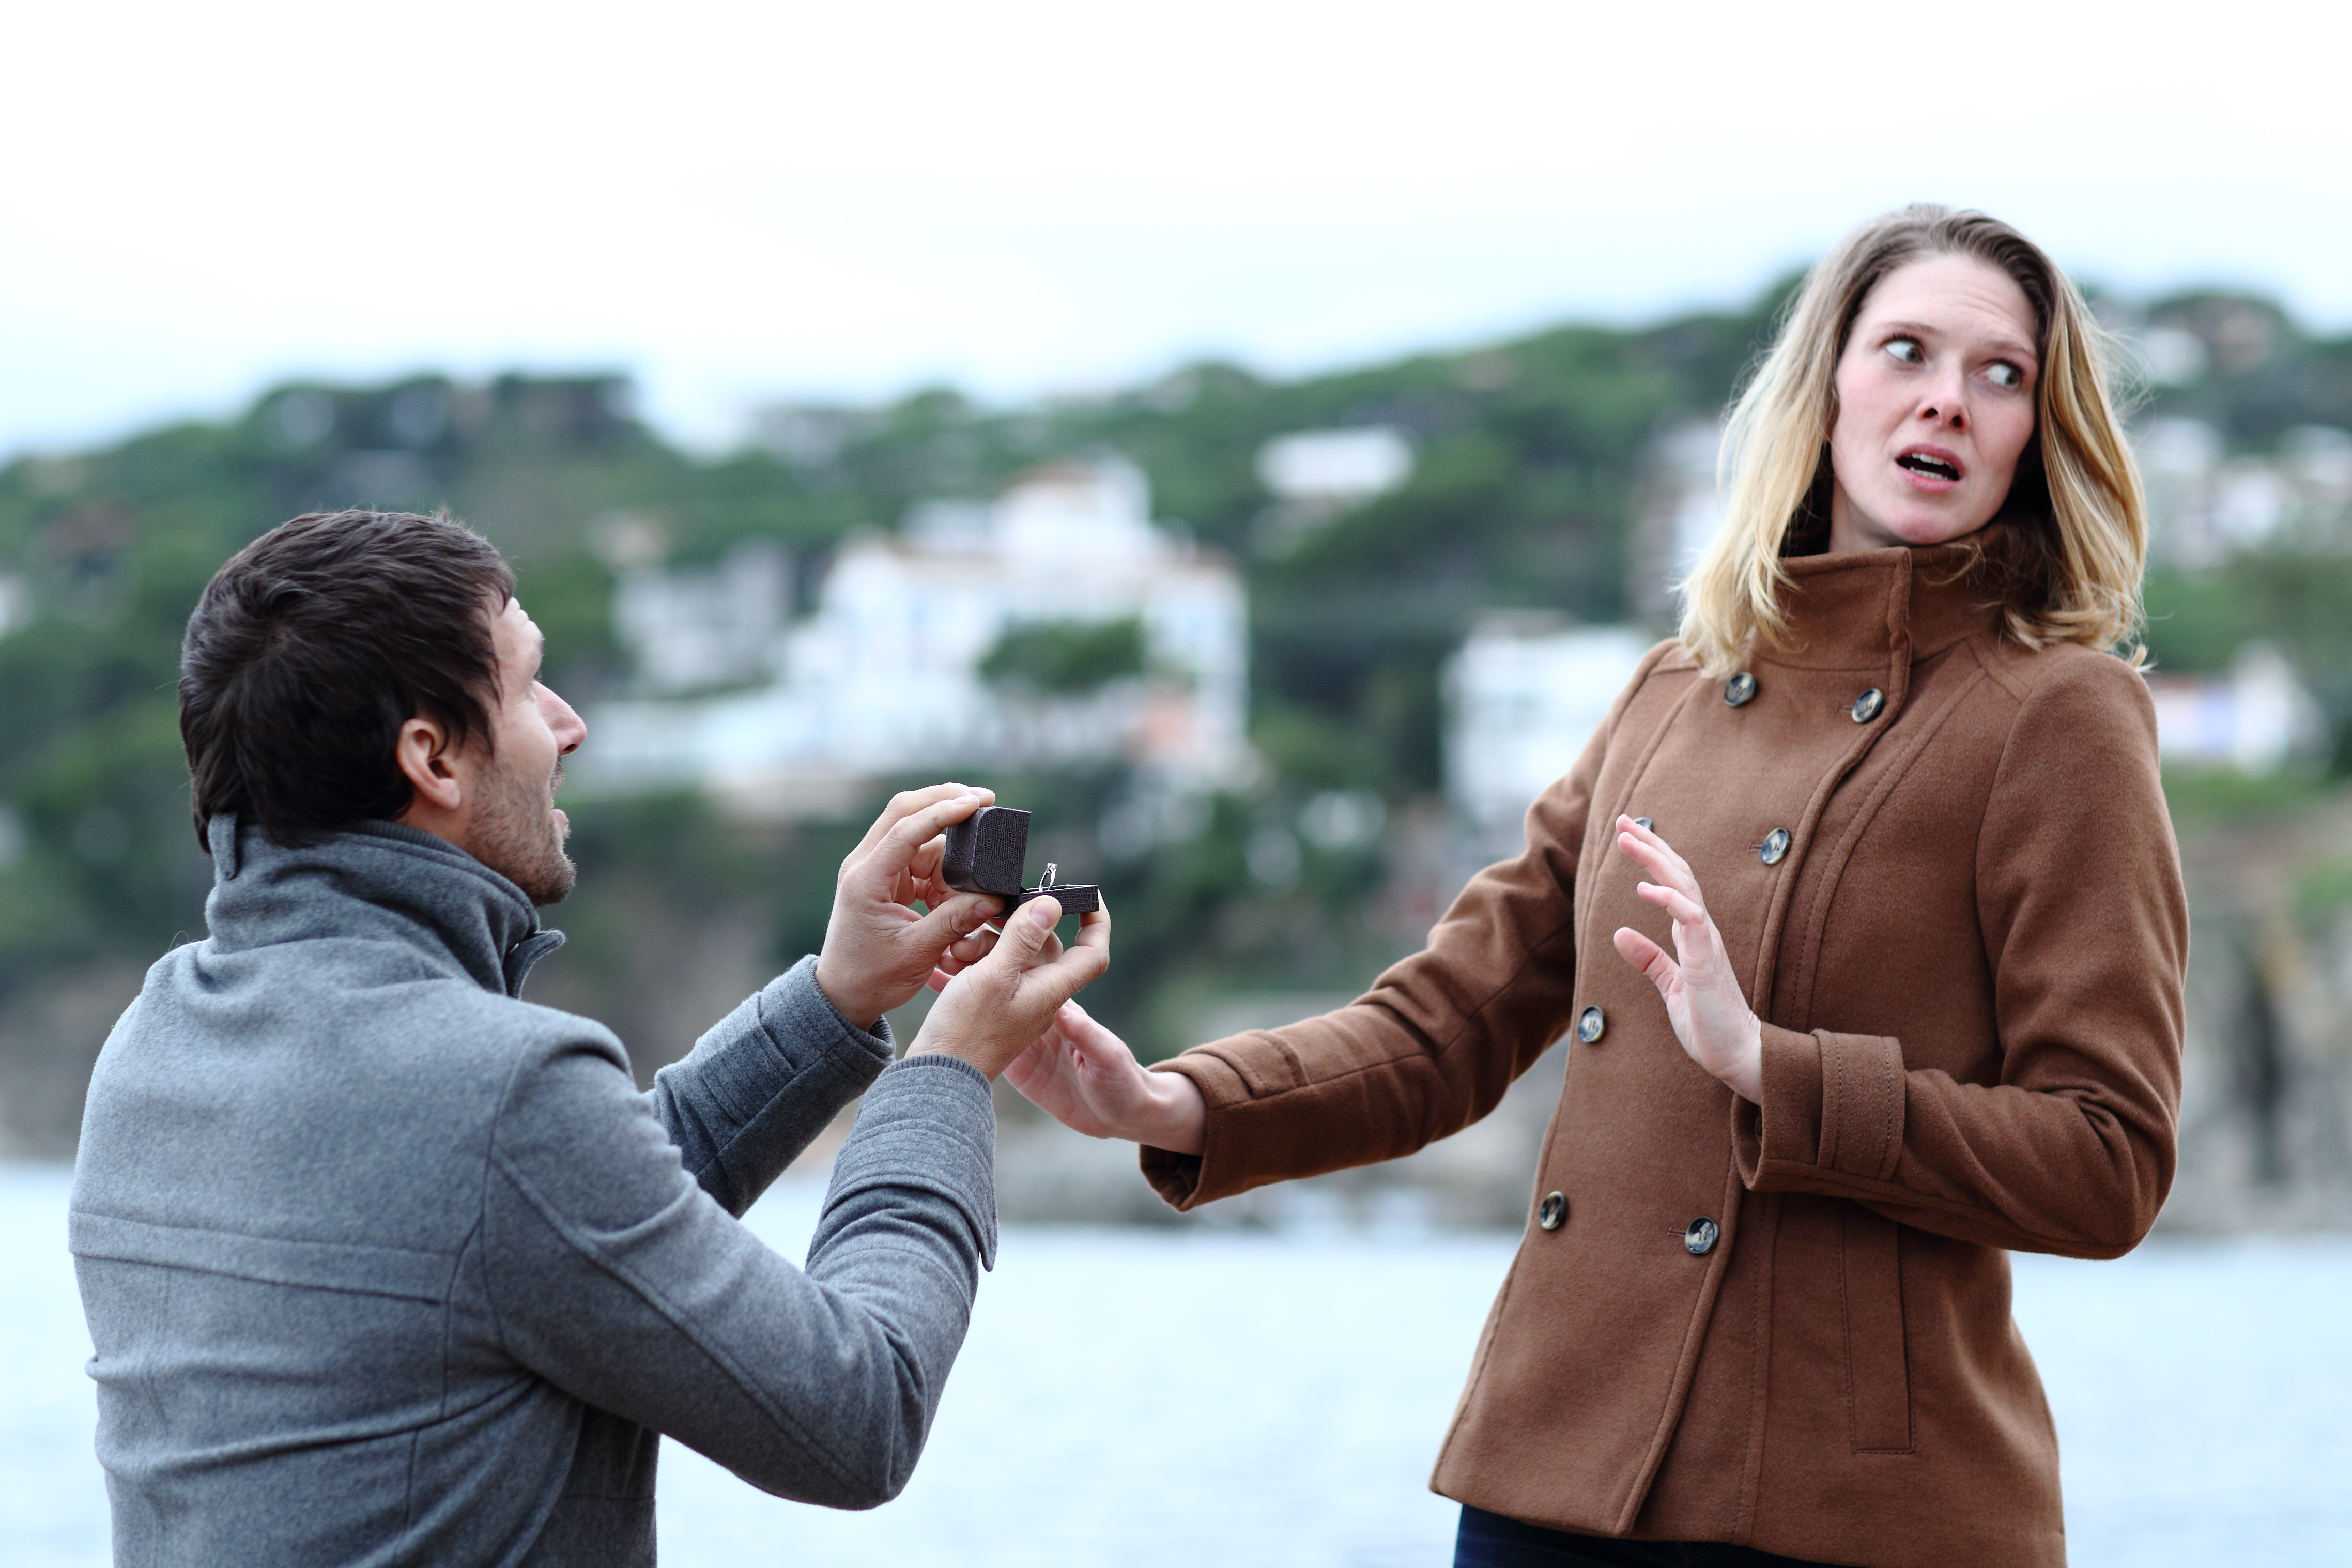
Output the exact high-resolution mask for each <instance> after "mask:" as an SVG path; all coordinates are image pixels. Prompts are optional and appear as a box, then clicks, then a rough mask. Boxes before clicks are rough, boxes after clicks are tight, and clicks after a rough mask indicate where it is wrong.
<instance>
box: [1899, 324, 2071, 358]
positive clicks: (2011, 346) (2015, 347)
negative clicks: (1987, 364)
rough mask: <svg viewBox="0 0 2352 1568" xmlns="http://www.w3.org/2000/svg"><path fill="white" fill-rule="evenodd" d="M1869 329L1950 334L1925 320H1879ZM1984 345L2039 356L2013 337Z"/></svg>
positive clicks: (1917, 334)
mask: <svg viewBox="0 0 2352 1568" xmlns="http://www.w3.org/2000/svg"><path fill="white" fill-rule="evenodd" d="M1871 330H1872V331H1875V332H1894V333H1896V334H1898V335H1900V336H1905V337H1914V338H1938V337H1949V336H1950V335H1951V334H1950V333H1949V332H1948V331H1944V330H1943V329H1942V328H1940V327H1932V326H1929V325H1928V324H1927V322H1925V321H1879V322H1875V323H1874V324H1873V326H1872V328H1871ZM1985 346H1986V347H1988V348H1990V349H1991V350H1992V352H1993V353H2002V354H2009V355H2011V356H2012V357H2014V358H2018V359H2022V360H2027V361H2038V359H2039V357H2040V356H2039V355H2037V354H2035V353H2034V352H2033V350H2032V348H2031V347H2029V346H2028V345H2026V344H2024V343H2021V342H2018V341H2017V340H2016V339H2015V338H1995V339H1993V340H1992V341H1991V342H1990V343H1988V344H1986V345H1985Z"/></svg>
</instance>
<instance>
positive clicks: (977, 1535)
mask: <svg viewBox="0 0 2352 1568" xmlns="http://www.w3.org/2000/svg"><path fill="white" fill-rule="evenodd" d="M68 1179H69V1177H68V1172H67V1171H66V1170H65V1169H64V1168H62V1167H58V1166H47V1165H14V1166H10V1165H0V1259H5V1263H0V1563H5V1564H7V1565H8V1568H97V1565H99V1564H103V1563H107V1562H108V1561H109V1552H108V1524H107V1509H106V1490H105V1484H104V1481H103V1479H102V1477H101V1475H100V1470H99V1468H98V1464H97V1461H96V1460H95V1459H94V1458H92V1455H91V1428H92V1424H93V1421H94V1404H93V1399H92V1394H91V1385H90V1384H89V1380H88V1378H87V1376H86V1375H85V1374H84V1372H83V1363H84V1362H85V1360H86V1358H87V1357H88V1356H89V1335H88V1332H87V1331H86V1330H85V1329H84V1327H83V1325H82V1320H81V1309H80V1303H79V1299H78V1298H77V1296H76V1294H75V1289H74V1278H73V1268H72V1264H71V1260H70V1259H69V1258H68V1256H67V1253H66V1196H67V1188H68ZM822 1196H823V1189H822V1187H821V1185H820V1184H818V1183H816V1182H814V1181H811V1180H803V1179H791V1180H787V1181H786V1182H784V1183H782V1184H780V1185H779V1186H778V1187H777V1188H776V1189H775V1190H774V1191H772V1192H771V1193H770V1194H768V1196H767V1197H766V1198H764V1199H762V1200H761V1204H760V1205H758V1207H757V1208H756V1209H755V1210H754V1211H753V1215H752V1223H753V1225H754V1226H755V1227H756V1228H757V1229H758V1230H759V1231H760V1232H761V1235H762V1236H763V1237H765V1238H766V1239H767V1240H768V1241H769V1242H770V1244H771V1245H772V1246H774V1247H777V1248H779V1249H780V1250H782V1251H783V1252H785V1253H786V1254H787V1255H788V1256H791V1257H793V1258H798V1257H800V1256H801V1255H802V1253H803V1251H804V1250H805V1247H806V1243H807V1238H808V1235H809V1232H810V1231H811V1229H812V1228H813V1227H814V1223H815V1219H816V1214H817V1209H818V1205H819V1203H820V1201H821V1199H822ZM1512 1241H1513V1238H1512V1237H1508V1236H1506V1235H1501V1234H1496V1233H1489V1232H1471V1233H1462V1232H1449V1231H1444V1230H1440V1229H1436V1228H1434V1227H1433V1226H1430V1225H1428V1224H1426V1223H1423V1222H1421V1221H1419V1220H1417V1219H1416V1218H1415V1217H1414V1216H1413V1215H1412V1214H1410V1213H1398V1214H1392V1215H1386V1216H1384V1217H1383V1216H1375V1217H1374V1218H1373V1219H1371V1220H1370V1221H1365V1220H1363V1219H1362V1218H1360V1217H1355V1218H1346V1217H1340V1216H1336V1215H1322V1216H1318V1215H1316V1214H1314V1213H1313V1212H1311V1211H1306V1212H1303V1213H1302V1214H1301V1215H1300V1216H1298V1217H1297V1218H1296V1219H1295V1220H1292V1221H1289V1222H1286V1223H1278V1224H1276V1225H1272V1226H1265V1227H1262V1228H1254V1229H1237V1228H1223V1229H1217V1228H1208V1227H1162V1228H1149V1229H1145V1228H1137V1229H1113V1228H1095V1229H1088V1228H1077V1227H1058V1226H1010V1227H1008V1228H1007V1229H1006V1231H1005V1233H1004V1236H1003V1245H1002V1247H1001V1250H1000V1254H999V1257H998V1259H997V1264H996V1268H995V1271H994V1272H993V1273H992V1274H990V1275H988V1276H986V1277H985V1278H984V1279H983V1281H982V1287H981V1295H980V1301H979V1306H978V1308H977V1310H976V1311H975V1314H974V1317H973V1321H972V1326H971V1337H970V1339H969V1340H968V1341H967V1342H966V1344H965V1347H964V1351H963V1353H962V1356H961V1360H960V1361H959V1362H958V1363H957V1365H956V1370H955V1374H954V1377H953V1378H952V1380H951V1381H950V1384H949V1387H948V1392H947V1395H946V1400H945V1403H944V1405H942V1407H941V1410H940V1419H939V1424H938V1426H937V1427H936V1429H935V1431H934V1433H933V1435H932V1437H931V1441H930V1445H929V1449H928V1450H927V1452H926V1453H925V1454H924V1456H923V1459H922V1463H921V1465H920V1467H919V1469H918V1471H917V1473H916V1476H915V1479H914V1480H913V1482H912V1483H911V1484H910V1485H909V1486H908V1489H907V1490H906V1492H905V1494H904V1495H903V1496H901V1497H900V1498H898V1500H896V1501H894V1502H892V1503H890V1504H888V1505H887V1506H886V1507H883V1508H880V1509H877V1510H873V1511H871V1512H866V1513H840V1512H835V1511H833V1510H826V1509H820V1508H812V1507H807V1506H804V1505H802V1504H797V1503H790V1502H784V1501H781V1500H777V1499H775V1498H772V1497H768V1496H766V1495H764V1494H762V1493H761V1492H758V1491H755V1490H753V1489H751V1488H750V1487H748V1486H746V1485H744V1484H743V1483H742V1482H740V1481H738V1480H736V1479H734V1478H733V1477H731V1476H730V1475H729V1474H727V1472H726V1471H724V1470H722V1469H720V1468H719V1467H717V1466H715V1465H713V1464H711V1463H710V1462H709V1461H708V1460H706V1459H703V1458H700V1457H699V1456H698V1455H696V1454H694V1453H692V1452H691V1451H689V1450H687V1449H685V1448H681V1447H677V1445H675V1444H671V1445H669V1446H668V1447H667V1450H666V1451H665V1453H664V1455H663V1457H662V1470H661V1489H660V1532H661V1542H660V1544H661V1559H662V1561H663V1563H666V1564H668V1565H670V1568H699V1565H703V1564H708V1565H710V1568H745V1565H750V1564H767V1563H779V1564H798V1563H828V1564H830V1563H856V1564H888V1565H891V1568H929V1565H933V1564H937V1565H940V1568H947V1565H950V1564H952V1565H955V1568H989V1565H995V1564H1004V1565H1008V1568H1009V1565H1015V1564H1018V1565H1021V1568H1062V1565H1071V1568H1080V1565H1084V1568H1091V1565H1094V1564H1103V1565H1107V1568H1108V1565H1120V1568H1124V1565H1129V1564H1135V1565H1146V1568H1152V1565H1159V1564H1170V1565H1173V1564H1179V1563H1181V1564H1186V1565H1188V1568H1189V1565H1196V1564H1202V1563H1206V1564H1211V1565H1213V1568H1255V1565H1258V1564H1265V1565H1267V1568H1274V1565H1277V1564H1278V1565H1281V1568H1406V1565H1409V1564H1410V1565H1432V1568H1444V1565H1445V1564H1447V1563H1450V1562H1451V1560H1452V1558H1451V1553H1452V1542H1453V1533H1454V1521H1455V1517H1456V1510H1455V1508H1454V1505H1453V1504H1452V1503H1449V1502H1447V1501H1445V1500H1444V1499H1442V1498H1438V1497H1435V1496H1433V1495H1432V1494H1431V1493H1430V1491H1429V1490H1428V1475H1429V1468H1430V1464H1431V1461H1432V1459H1433V1458H1434V1456H1435V1453H1436V1449H1437V1444H1438V1440H1439V1438H1440V1436H1442V1434H1443V1433H1444V1426H1445V1423H1446V1420H1447V1417H1448V1416H1449V1415H1450V1414H1451V1413H1452V1410H1453V1405H1454V1396H1455V1395H1456V1394H1457V1393H1458V1392H1459V1390H1460V1387H1461V1382H1462V1377H1463V1373H1464V1372H1465V1369H1466V1367H1467V1365H1468V1363H1469V1358H1470V1352H1471V1348H1472V1345H1473V1342H1474V1341H1475V1338H1476V1334H1477V1331H1478V1327H1479V1324H1480V1322H1481V1321H1482V1320H1483V1318H1484V1316H1485V1313H1486V1304H1487V1302H1488V1300H1489V1299H1490V1298H1491V1297H1492V1295H1493V1293H1494V1290H1495V1288H1496V1285H1497V1284H1498V1283H1499V1282H1500V1280H1501V1279H1502V1276H1503V1270H1504V1268H1505V1267H1506V1266H1507V1263H1508V1261H1509V1258H1510V1250H1511V1246H1512ZM2016 1312H2017V1318H2018V1321H2019V1323H2020V1325H2021V1327H2022V1329H2023V1331H2024V1333H2025V1337H2026V1340H2027V1342H2029V1343H2030V1344H2031V1345H2032V1348H2033V1352H2034V1355H2035V1358H2036V1360H2037V1361H2038V1362H2039V1363H2040V1365H2041V1367H2042V1377H2043V1381H2044V1382H2045V1384H2047V1386H2048V1389H2049V1394H2050V1403H2051V1406H2052V1408H2053V1412H2054V1413H2055V1415H2056V1418H2057V1422H2058V1431H2059V1440H2060V1445H2061V1451H2062V1456H2063V1457H2062V1464H2063V1481H2064V1488H2065V1496H2066V1517H2067V1533H2068V1541H2069V1553H2070V1556H2069V1560H2070V1562H2072V1563H2074V1564H2077V1565H2080V1568H2215V1565H2222V1564H2226V1565H2230V1568H2290V1565H2293V1568H2318V1565H2321V1564H2326V1565H2329V1568H2344V1565H2346V1564H2352V1237H2347V1236H2344V1235H2340V1234H2316V1235H2311V1236H2302V1237H2294V1236H2263V1237H2236V1238H2230V1239H2171V1238H2165V1237H2159V1238H2158V1239H2157V1240H2154V1241H2151V1242H2150V1243H2149V1244H2147V1246H2144V1247H2141V1248H2140V1249H2139V1250H2138V1251H2137V1252H2136V1253H2134V1254H2133V1255H2132V1256H2130V1257H2129V1258H2124V1259H2121V1260H2120V1261H2117V1262H2113V1263H2077V1262H2071V1261H2067V1260H2063V1259H2058V1258H2037V1257H2023V1256H2021V1257H2020V1258H2018V1259H2017V1291H2016Z"/></svg>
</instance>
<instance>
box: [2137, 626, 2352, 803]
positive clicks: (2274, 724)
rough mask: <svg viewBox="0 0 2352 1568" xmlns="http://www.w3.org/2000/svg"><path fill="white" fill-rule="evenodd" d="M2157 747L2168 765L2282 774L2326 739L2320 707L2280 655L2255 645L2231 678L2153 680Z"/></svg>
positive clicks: (2150, 687)
mask: <svg viewBox="0 0 2352 1568" xmlns="http://www.w3.org/2000/svg"><path fill="white" fill-rule="evenodd" d="M2147 686H2148V693H2149V695H2150V696H2152V697H2154V698H2155V699H2156V734H2157V747H2158V751H2159V752H2161V754H2162V756H2163V759H2164V761H2165V762H2166V763H2185V764H2188V765H2189V766H2191V767H2212V768H2231V769H2234V770H2235V771H2237V772H2239V773H2248V774H2255V775H2261V774H2266V773H2276V772H2278V771H2279V769H2281V768H2283V767H2284V766H2285V765H2286V764H2287V763H2289V762H2290V761H2292V760H2294V758H2296V757H2298V756H2303V755H2308V754H2309V753H2310V752H2312V751H2313V750H2314V749H2315V747H2317V746H2318V744H2319V743H2320V742H2321V740H2322V739H2323V736H2324V734H2325V728H2324V723H2323V721H2322V718H2321V715H2320V711H2319V706H2318V704H2317V703H2316V702H2315V701H2314V700H2312V697H2311V694H2310V693H2309V692H2308V691H2306V690H2305V689H2304V686H2303V683H2302V682H2301V681H2300V680H2298V679H2295V674H2294V668H2292V667H2291V666H2290V665H2289V664H2288V663H2287V661H2286V658H2285V657H2284V655H2282V654H2281V653H2280V652H2279V650H2278V649H2277V648H2275V647H2272V646H2271V645H2270V644H2268V643H2248V644H2247V645H2246V646H2245V647H2242V648H2241V649H2239V650H2238V657H2237V659H2236V660H2235V662H2234V663H2233V664H2232V665H2231V669H2230V673H2229V674H2227V675H2163V674H2157V675H2151V676H2149V677H2148V679H2147Z"/></svg>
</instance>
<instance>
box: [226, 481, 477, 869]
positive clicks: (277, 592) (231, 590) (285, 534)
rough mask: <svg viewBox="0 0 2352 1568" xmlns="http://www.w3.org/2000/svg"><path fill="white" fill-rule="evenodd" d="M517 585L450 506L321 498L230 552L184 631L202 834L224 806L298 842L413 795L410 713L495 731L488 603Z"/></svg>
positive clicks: (461, 734) (463, 729) (465, 732)
mask: <svg viewBox="0 0 2352 1568" xmlns="http://www.w3.org/2000/svg"><path fill="white" fill-rule="evenodd" d="M514 587H515V582H514V573H513V571H512V570H511V569H509V567H508V565H507V563H506V561H505V559H504V558H503V557H501V556H500V555H499V552H498V551H497V550H496V549H495V548H493V547H492V545H491V544H490V542H489V541H488V540H486V539H484V538H483V537H482V536H481V535H480V534H478V533H476V532H474V531H472V530H471V529H468V528H467V527H465V526H464V525H463V524H462V523H459V522H457V521H453V520H452V519H451V518H450V517H448V516H447V514H446V513H444V514H443V515H441V516H437V517H420V516H418V515H416V514H415V513H414V512H398V511H335V512H311V513H309V514H307V515H305V516H302V517H298V518H296V519H295V520H294V521H291V522H286V523H280V524H279V525H278V527H276V528H273V529H271V530H270V531H268V533H265V534H263V535H262V536H261V537H260V538H259V539H257V540H255V541H254V542H252V543H250V544H248V545H247V546H246V547H245V548H244V549H243V550H240V551H238V552H236V554H235V555H234V556H232V557H230V559H229V562H228V564H227V565H226V566H223V567H222V568H221V569H220V570H219V571H218V572H216V573H215V574H213V580H212V582H211V583H209V584H206V585H205V594H204V597H203V598H202V599H200V600H198V601H197V603H196V610H195V614H194V615H192V616H189V617H188V633H187V637H186V638H185V639H184V641H183V642H182V644H181V647H180V738H181V740H182V741H183V742H185V744H186V746H187V749H188V773H189V776H190V782H191V784H192V785H193V788H194V807H195V819H196V838H197V841H198V842H199V843H203V842H205V825H206V824H207V823H208V822H210V821H211V819H212V818H213V817H214V816H216V815H218V814H220V813H222V812H231V813H234V814H235V815H236V816H239V817H241V818H243V819H244V820H246V821H247V822H250V823H252V824H254V825H255V826H258V827H259V828H260V829H261V830H262V831H263V832H264V833H266V834H268V837H270V838H272V839H274V840H276V841H277V842H278V843H281V844H296V843H301V842H304V841H306V840H310V839H313V838H315V837H318V836H319V835H320V834H322V833H327V832H331V831H333V830H335V829H337V828H341V827H348V826H352V824H354V823H358V822H363V821H366V820H368V819H370V818H372V817H373V818H383V817H394V816H399V815H400V814H401V813H402V812H403V811H404V810H406V809H407V808H408V803H409V798H410V793H411V792H410V789H409V785H408V781H407V779H406V778H405V777H404V776H403V775H402V773H401V772H400V769H399V766H398V764H397V763H395V762H394V745H395V743H396V742H397V741H398V739H399V736H400V727H401V725H403V724H404V723H405V722H407V721H409V720H410V719H412V718H415V717H418V716H420V715H421V716H423V717H425V718H429V719H432V720H433V721H436V722H437V723H439V724H440V725H442V726H443V727H444V728H445V729H446V730H447V731H449V734H450V736H451V738H452V739H453V740H457V741H463V740H465V739H466V738H467V737H468V736H470V735H474V734H479V735H481V736H482V737H483V738H484V740H485V741H486V742H487V741H488V739H489V738H490V736H491V734H492V731H491V728H490V718H489V710H488V705H487V704H488V702H491V701H495V700H496V699H497V694H498V680H499V670H498V650H497V645H496V644H495V643H494V642H493V641H492V640H491V631H490V617H491V616H492V615H493V614H494V613H496V611H497V610H498V609H499V608H501V607H503V606H504V605H505V604H506V602H507V600H509V599H510V598H512V597H513V596H514Z"/></svg>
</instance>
